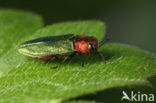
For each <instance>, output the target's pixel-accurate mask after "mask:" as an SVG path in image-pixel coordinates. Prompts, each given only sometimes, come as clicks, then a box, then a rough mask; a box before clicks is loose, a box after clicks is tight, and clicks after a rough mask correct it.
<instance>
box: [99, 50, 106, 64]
mask: <svg viewBox="0 0 156 103" xmlns="http://www.w3.org/2000/svg"><path fill="white" fill-rule="evenodd" d="M97 53H98V54H99V55H100V57H101V58H102V61H104V63H105V64H106V59H105V57H104V56H103V55H102V54H101V53H100V52H97Z"/></svg>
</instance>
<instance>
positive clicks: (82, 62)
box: [76, 53, 84, 67]
mask: <svg viewBox="0 0 156 103" xmlns="http://www.w3.org/2000/svg"><path fill="white" fill-rule="evenodd" d="M76 55H77V56H78V57H79V59H80V61H81V66H82V67H84V60H83V59H82V58H81V57H80V56H79V55H81V54H80V53H76Z"/></svg>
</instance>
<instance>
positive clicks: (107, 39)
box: [99, 37, 109, 47]
mask: <svg viewBox="0 0 156 103" xmlns="http://www.w3.org/2000/svg"><path fill="white" fill-rule="evenodd" d="M108 41H109V38H106V39H105V38H104V37H103V39H102V40H101V41H100V42H99V47H101V46H102V45H103V44H105V43H108Z"/></svg>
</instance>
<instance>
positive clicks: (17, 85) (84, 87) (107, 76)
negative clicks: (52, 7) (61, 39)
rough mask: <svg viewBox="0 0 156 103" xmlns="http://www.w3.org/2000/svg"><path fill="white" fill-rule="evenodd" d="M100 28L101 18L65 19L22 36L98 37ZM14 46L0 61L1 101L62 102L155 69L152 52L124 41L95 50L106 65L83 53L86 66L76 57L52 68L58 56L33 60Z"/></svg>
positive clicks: (139, 80) (141, 79)
mask: <svg viewBox="0 0 156 103" xmlns="http://www.w3.org/2000/svg"><path fill="white" fill-rule="evenodd" d="M104 32H105V25H104V24H103V23H102V22H99V21H79V22H65V23H58V24H54V25H52V26H48V27H46V28H43V29H41V30H39V31H38V32H36V33H35V34H33V35H32V36H28V37H27V38H26V39H25V40H29V39H32V38H37V37H41V36H49V35H61V34H69V33H70V34H71V33H73V34H85V35H92V36H95V37H97V38H98V39H99V41H100V39H102V37H103V36H104ZM25 40H23V42H24V41H25ZM17 48H18V46H15V47H14V48H12V49H10V50H9V51H8V53H6V54H5V55H4V56H3V57H2V58H1V60H0V68H3V69H5V70H6V73H7V75H5V76H3V77H1V78H0V81H1V82H0V88H1V89H0V94H1V95H0V98H1V99H0V102H3V103H6V102H9V101H12V102H16V103H21V102H22V103H23V102H25V103H47V102H50V103H62V102H67V100H69V99H71V98H73V97H78V96H82V95H85V94H89V93H93V92H96V91H100V90H104V89H107V88H112V87H118V86H125V85H139V84H145V83H148V81H147V80H146V78H147V77H149V76H151V75H153V74H154V73H156V58H155V57H154V56H152V55H151V54H149V53H147V52H145V51H142V50H140V49H137V48H134V47H130V46H127V45H123V44H117V43H109V44H105V45H104V46H103V47H101V48H99V52H100V53H101V54H102V55H103V56H104V57H105V59H106V63H104V61H103V59H102V58H101V56H100V55H97V54H90V55H84V56H81V58H83V59H84V61H85V67H81V65H80V64H81V61H80V60H79V58H78V57H74V58H71V59H70V60H68V61H66V62H65V63H64V64H63V65H62V66H61V67H60V68H59V69H50V67H52V66H56V65H58V64H59V63H60V62H61V61H62V60H51V61H41V60H33V59H30V58H28V57H25V56H23V55H20V54H19V53H18V52H17ZM8 97H9V98H8ZM86 102H87V101H86ZM67 103H68V102H67ZM80 103H81V102H80Z"/></svg>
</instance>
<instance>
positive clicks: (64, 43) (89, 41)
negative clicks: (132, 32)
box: [18, 34, 104, 68]
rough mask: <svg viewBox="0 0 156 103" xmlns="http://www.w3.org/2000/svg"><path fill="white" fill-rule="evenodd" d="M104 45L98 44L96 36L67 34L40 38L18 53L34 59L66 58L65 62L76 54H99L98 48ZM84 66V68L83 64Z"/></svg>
mask: <svg viewBox="0 0 156 103" xmlns="http://www.w3.org/2000/svg"><path fill="white" fill-rule="evenodd" d="M103 43H104V42H103V40H102V41H101V42H100V43H98V40H97V39H96V38H95V37H94V36H87V35H74V34H66V35H59V36H47V37H40V38H37V39H33V40H29V41H26V42H24V43H22V44H21V45H20V46H19V48H18V51H19V53H21V54H23V55H26V56H28V57H31V58H33V59H41V60H45V59H51V58H54V57H55V58H61V57H66V58H65V59H64V61H65V60H66V59H67V58H69V57H71V56H74V55H76V54H77V55H79V54H90V53H91V52H98V47H99V46H101V45H103ZM59 66H60V65H59ZM82 66H84V64H83V63H82ZM57 67H58V66H56V67H53V68H57Z"/></svg>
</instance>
